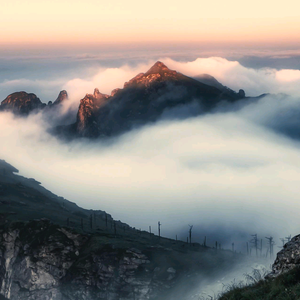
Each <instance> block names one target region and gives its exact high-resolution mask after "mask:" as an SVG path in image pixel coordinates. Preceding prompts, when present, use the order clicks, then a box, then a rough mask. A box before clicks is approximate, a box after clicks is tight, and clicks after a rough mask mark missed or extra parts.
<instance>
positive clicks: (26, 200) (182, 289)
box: [0, 161, 244, 300]
mask: <svg viewBox="0 0 300 300" xmlns="http://www.w3.org/2000/svg"><path fill="white" fill-rule="evenodd" d="M16 172H17V169H15V168H14V167H12V166H11V165H9V164H7V163H6V162H4V161H0V216H1V219H0V295H1V296H4V297H6V298H7V299H11V300H25V299H26V300H28V299H30V300H46V299H47V300H50V299H51V300H97V299H106V300H117V299H118V300H121V299H122V300H129V299H130V300H131V299H135V300H143V299H157V300H158V299H164V300H165V299H174V300H177V299H178V300H183V299H188V296H189V295H190V293H191V291H192V290H193V289H194V288H196V287H198V286H199V284H200V283H201V281H202V280H203V279H205V280H212V279H213V278H215V277H216V276H218V274H220V273H224V272H225V271H230V270H231V269H232V268H234V267H235V266H236V264H237V263H239V262H241V261H242V260H243V259H244V257H243V256H242V255H239V254H236V253H234V252H232V251H225V250H219V249H213V248H209V247H205V246H203V245H200V244H197V243H192V244H188V243H186V242H184V241H176V240H172V239H167V238H163V237H158V236H156V235H154V234H153V233H149V232H146V231H141V230H137V229H135V228H132V227H130V226H129V225H127V224H125V223H122V222H121V221H116V220H114V219H113V218H112V216H111V215H109V214H107V213H106V212H104V211H101V210H98V211H93V210H86V209H83V208H80V207H78V206H77V205H76V204H75V203H72V202H70V201H68V200H66V199H64V198H62V197H58V196H56V195H54V194H53V193H51V192H50V191H47V190H46V189H44V188H43V187H42V186H41V185H40V184H39V183H38V182H37V181H35V180H34V179H27V178H24V177H21V176H18V175H16V174H15V173H16ZM99 205H100V204H99ZM0 299H1V298H0Z"/></svg>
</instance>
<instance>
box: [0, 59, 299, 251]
mask: <svg viewBox="0 0 300 300" xmlns="http://www.w3.org/2000/svg"><path fill="white" fill-rule="evenodd" d="M163 61H164V62H165V63H166V65H167V66H169V67H170V68H172V69H176V70H178V71H180V72H182V73H185V74H187V75H189V76H196V75H199V74H201V73H208V74H211V75H213V76H215V77H216V78H217V79H218V80H219V81H220V82H221V83H223V84H225V85H227V86H229V87H232V88H234V89H238V88H244V89H245V90H246V93H247V94H253V95H257V94H260V93H263V92H272V93H279V92H282V93H290V94H292V95H293V96H294V97H286V96H283V95H281V96H269V97H266V98H263V99H261V100H259V101H251V100H250V101H249V102H245V103H243V105H241V106H240V107H235V108H234V107H230V109H229V108H228V107H226V106H224V107H220V108H219V109H217V110H216V112H214V113H213V114H210V115H205V116H201V117H192V118H188V119H185V120H176V121H174V120H173V121H172V120H164V119H162V120H161V121H160V122H158V123H156V124H155V125H152V126H147V127H143V128H141V129H137V130H134V131H131V132H129V133H127V134H125V135H123V136H121V137H120V138H118V139H113V140H110V141H105V142H104V141H92V142H91V141H88V140H85V139H82V140H77V141H74V142H72V143H70V144H65V143H62V142H60V141H58V140H57V139H56V138H54V137H52V136H50V135H49V134H48V133H47V131H46V130H47V128H48V126H49V125H48V123H47V122H45V121H44V119H43V115H41V114H37V115H32V116H30V117H29V118H27V119H20V118H15V117H14V116H13V115H11V114H9V113H1V114H0V127H1V128H2V129H1V131H0V139H1V141H4V142H3V143H2V144H1V147H0V157H1V158H3V159H5V160H7V161H8V162H9V163H11V164H12V165H14V166H15V167H17V168H18V169H20V171H21V174H23V175H24V176H27V177H34V178H36V179H37V180H39V181H41V182H42V183H43V185H44V186H45V187H46V188H48V189H50V190H51V191H53V192H54V193H57V194H59V195H62V196H64V197H66V198H68V199H69V200H71V201H75V202H76V203H78V205H81V206H84V207H86V208H94V209H102V210H106V211H108V212H109V213H112V214H113V216H114V217H115V218H118V219H122V220H123V221H125V222H128V223H130V224H131V225H132V226H135V227H137V228H143V229H147V228H148V226H149V225H151V226H152V228H156V224H157V221H161V222H162V224H163V225H162V233H163V235H166V236H170V237H175V234H178V237H179V238H181V239H183V240H186V236H187V231H188V224H194V233H195V240H196V241H199V242H202V240H203V237H204V235H207V236H208V238H209V242H210V243H212V244H213V243H214V239H215V238H218V239H220V241H221V242H222V243H224V244H225V245H226V244H228V245H230V244H231V242H234V241H237V240H238V242H236V245H237V246H236V247H237V248H238V249H241V250H244V247H245V241H246V240H247V239H249V236H250V234H253V233H258V234H261V235H262V237H264V236H266V235H276V236H277V237H284V236H287V235H289V234H297V233H298V215H297V212H298V210H299V208H300V204H299V201H298V186H299V184H298V180H297V179H298V178H299V176H300V158H299V157H300V156H299V151H300V149H299V146H300V145H299V142H298V141H297V140H296V139H291V138H290V136H293V134H292V133H291V132H296V133H297V132H298V129H299V132H300V126H298V122H297V120H298V114H297V111H299V108H298V107H299V106H300V105H299V100H298V97H297V96H298V91H297V85H299V80H300V79H299V74H298V71H291V70H275V69H263V70H254V69H249V68H245V67H243V66H241V65H240V64H239V63H238V62H236V61H235V62H232V61H228V60H226V59H222V58H210V59H197V60H196V61H194V62H187V63H184V62H176V61H174V60H170V59H163ZM152 63H153V62H152V61H150V62H149V63H148V64H141V65H137V66H136V67H134V68H131V67H129V66H124V67H121V68H110V69H102V70H100V71H99V72H98V73H97V74H96V75H95V76H92V77H90V78H89V79H87V78H73V79H70V80H69V81H68V82H66V83H65V84H64V85H63V87H65V88H66V89H68V91H69V94H70V96H71V99H74V103H75V99H79V98H80V97H81V96H80V95H81V94H82V93H83V91H84V93H86V92H92V89H93V88H94V87H99V88H100V90H101V91H102V92H106V93H109V92H110V90H111V89H113V88H115V87H122V85H123V83H124V81H126V80H128V79H130V78H131V77H133V76H134V75H136V74H137V73H138V72H139V71H145V70H146V69H147V68H148V67H150V66H151V64H152ZM50 86H51V84H50ZM50 86H49V87H50ZM76 101H78V100H76ZM293 137H295V136H293ZM220 232H222V234H220ZM218 234H219V235H218ZM221 235H222V236H223V240H222V236H221ZM210 239H211V240H210ZM239 243H240V244H239Z"/></svg>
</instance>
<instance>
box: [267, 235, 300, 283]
mask: <svg viewBox="0 0 300 300" xmlns="http://www.w3.org/2000/svg"><path fill="white" fill-rule="evenodd" d="M295 267H300V235H296V236H295V237H293V238H292V239H291V241H290V242H288V243H286V244H285V245H284V247H283V249H282V250H281V251H279V252H278V254H277V257H276V260H275V262H274V264H273V266H272V273H271V274H269V276H270V277H276V276H278V275H280V274H281V273H284V272H287V271H289V270H291V269H293V268H295Z"/></svg>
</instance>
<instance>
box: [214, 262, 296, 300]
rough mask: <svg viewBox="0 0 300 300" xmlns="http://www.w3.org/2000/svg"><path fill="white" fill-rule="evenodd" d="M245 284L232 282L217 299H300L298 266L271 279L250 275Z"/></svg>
mask: <svg viewBox="0 0 300 300" xmlns="http://www.w3.org/2000/svg"><path fill="white" fill-rule="evenodd" d="M247 279H250V280H251V283H250V284H249V285H247V286H241V284H232V285H231V286H229V287H228V288H227V291H226V292H225V293H224V294H223V295H221V296H220V297H219V300H298V299H300V268H299V267H298V268H295V269H293V270H291V271H289V272H287V273H284V274H282V275H280V276H278V277H276V278H273V279H262V278H259V277H257V276H255V275H253V276H252V275H251V276H250V278H247Z"/></svg>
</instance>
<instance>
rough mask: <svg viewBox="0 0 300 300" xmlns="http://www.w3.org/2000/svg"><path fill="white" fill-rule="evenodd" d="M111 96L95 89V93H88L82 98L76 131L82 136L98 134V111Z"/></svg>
mask: <svg viewBox="0 0 300 300" xmlns="http://www.w3.org/2000/svg"><path fill="white" fill-rule="evenodd" d="M109 98H110V97H109V96H108V95H105V94H102V93H100V92H99V90H98V89H95V90H94V94H93V95H92V94H86V96H85V97H84V98H83V99H81V100H80V105H79V109H78V113H77V122H76V131H77V133H78V134H79V135H80V136H85V135H90V136H94V135H95V136H96V135H97V133H98V126H97V117H96V114H97V111H98V110H99V108H100V107H101V106H102V105H104V104H105V103H106V102H107V100H108V99H109Z"/></svg>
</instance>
